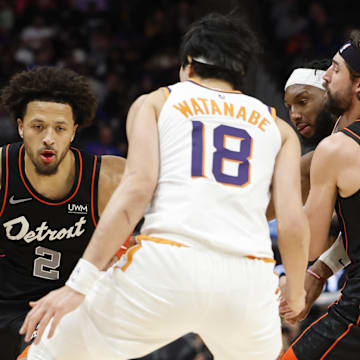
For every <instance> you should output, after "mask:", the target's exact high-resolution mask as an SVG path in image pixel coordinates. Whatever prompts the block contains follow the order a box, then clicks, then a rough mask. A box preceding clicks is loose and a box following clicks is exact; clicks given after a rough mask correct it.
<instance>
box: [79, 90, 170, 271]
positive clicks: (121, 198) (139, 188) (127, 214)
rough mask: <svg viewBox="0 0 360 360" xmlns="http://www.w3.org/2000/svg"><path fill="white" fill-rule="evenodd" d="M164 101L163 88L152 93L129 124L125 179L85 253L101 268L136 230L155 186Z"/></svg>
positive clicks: (109, 204)
mask: <svg viewBox="0 0 360 360" xmlns="http://www.w3.org/2000/svg"><path fill="white" fill-rule="evenodd" d="M164 101H165V94H164V93H163V91H162V90H158V91H155V92H153V93H151V94H150V95H148V97H147V98H146V99H145V101H144V103H143V104H142V105H141V108H140V109H139V111H138V112H137V114H136V116H135V118H134V120H133V122H132V124H131V126H130V128H129V133H128V138H129V152H128V157H127V161H126V166H125V172H124V176H123V179H122V181H121V183H120V185H119V187H118V188H117V189H116V190H115V192H114V194H113V196H112V197H111V199H110V201H109V203H108V205H107V207H106V208H105V210H104V212H103V216H102V218H101V220H100V222H99V225H98V227H97V228H96V230H95V232H94V235H93V237H92V240H91V241H90V244H89V246H88V248H87V249H86V251H85V253H84V259H86V260H88V261H90V262H91V263H92V264H94V265H95V266H97V267H98V268H99V269H102V268H103V267H104V265H105V264H106V262H107V261H108V260H109V259H110V257H111V255H112V254H113V253H115V251H116V250H117V249H118V248H119V246H121V245H122V242H123V241H124V240H125V239H126V238H127V237H128V236H129V234H130V233H131V232H132V231H133V229H134V227H135V226H136V224H137V223H138V221H139V220H140V219H141V217H142V216H143V214H144V211H145V208H146V206H147V204H148V202H149V201H150V199H151V196H152V194H153V192H154V190H155V186H156V181H157V178H158V171H159V144H158V130H157V116H158V114H159V112H160V109H161V107H162V105H163V103H164ZM139 163H141V164H142V165H141V166H139ZM119 224H121V226H119Z"/></svg>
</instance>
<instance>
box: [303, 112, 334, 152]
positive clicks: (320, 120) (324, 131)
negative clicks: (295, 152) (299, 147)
mask: <svg viewBox="0 0 360 360" xmlns="http://www.w3.org/2000/svg"><path fill="white" fill-rule="evenodd" d="M334 124H335V117H334V116H333V114H332V113H331V112H330V111H329V110H328V108H327V107H326V106H324V107H323V108H322V110H321V111H320V112H319V114H318V115H317V117H316V120H315V131H314V134H313V135H312V136H311V137H310V138H305V137H302V142H303V145H304V146H305V147H308V148H311V147H316V146H317V145H318V144H319V142H320V141H321V140H322V139H324V138H326V137H327V136H329V135H330V134H331V132H332V130H333V128H334Z"/></svg>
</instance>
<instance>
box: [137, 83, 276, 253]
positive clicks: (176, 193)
mask: <svg viewBox="0 0 360 360" xmlns="http://www.w3.org/2000/svg"><path fill="white" fill-rule="evenodd" d="M166 90H168V91H169V96H168V98H167V100H166V102H165V104H164V106H163V108H162V110H161V112H160V116H159V119H158V130H159V139H160V140H159V141H160V174H159V180H158V186H157V188H156V191H155V194H154V197H153V200H152V202H151V204H150V206H149V208H148V211H147V213H146V215H145V222H144V224H143V226H142V231H141V233H142V234H144V235H148V236H153V237H158V238H165V239H169V240H174V241H178V242H181V243H183V244H187V245H189V246H196V247H199V248H203V249H213V250H216V251H224V252H227V253H232V254H239V255H252V256H259V257H273V253H272V249H271V241H270V235H269V227H268V223H267V220H266V216H265V212H266V208H267V206H268V203H269V199H270V191H269V188H270V185H271V180H272V175H273V171H274V163H275V158H276V155H277V153H278V151H279V149H280V147H281V135H280V131H279V129H278V127H277V125H276V123H275V120H274V118H273V116H274V117H275V110H274V109H272V108H269V107H268V106H266V105H264V104H263V103H262V102H261V101H259V100H257V99H255V98H253V97H250V96H247V95H244V94H241V93H239V92H235V91H231V92H228V91H220V90H215V89H210V88H207V87H204V86H203V85H201V84H199V83H197V82H195V81H193V80H189V81H185V82H180V83H177V84H175V85H172V86H170V87H168V88H166Z"/></svg>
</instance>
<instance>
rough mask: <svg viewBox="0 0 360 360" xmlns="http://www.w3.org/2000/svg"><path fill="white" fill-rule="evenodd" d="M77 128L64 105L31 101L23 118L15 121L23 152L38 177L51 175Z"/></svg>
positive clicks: (70, 111) (71, 113) (68, 109)
mask: <svg viewBox="0 0 360 360" xmlns="http://www.w3.org/2000/svg"><path fill="white" fill-rule="evenodd" d="M76 128H77V125H75V123H74V118H73V112H72V108H71V107H70V105H68V104H60V103H55V102H47V101H31V102H29V103H28V104H27V107H26V111H25V115H24V119H18V131H19V134H20V136H21V137H22V138H23V140H24V146H25V151H26V154H27V155H28V157H29V158H30V160H31V162H32V164H33V165H34V168H35V171H36V172H37V173H38V174H40V175H52V174H55V173H56V172H57V170H58V167H59V165H60V164H61V162H62V160H63V159H64V158H65V156H66V155H67V153H68V151H69V147H70V144H71V141H72V140H73V139H74V136H75V131H76Z"/></svg>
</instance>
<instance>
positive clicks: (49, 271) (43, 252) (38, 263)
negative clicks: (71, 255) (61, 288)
mask: <svg viewBox="0 0 360 360" xmlns="http://www.w3.org/2000/svg"><path fill="white" fill-rule="evenodd" d="M35 255H39V257H37V258H36V259H35V261H34V270H33V275H34V276H36V277H39V278H42V279H48V280H59V271H58V270H55V269H56V268H58V267H59V266H60V259H61V253H60V252H58V251H54V250H51V249H48V248H45V247H42V246H38V247H37V248H36V249H35Z"/></svg>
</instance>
